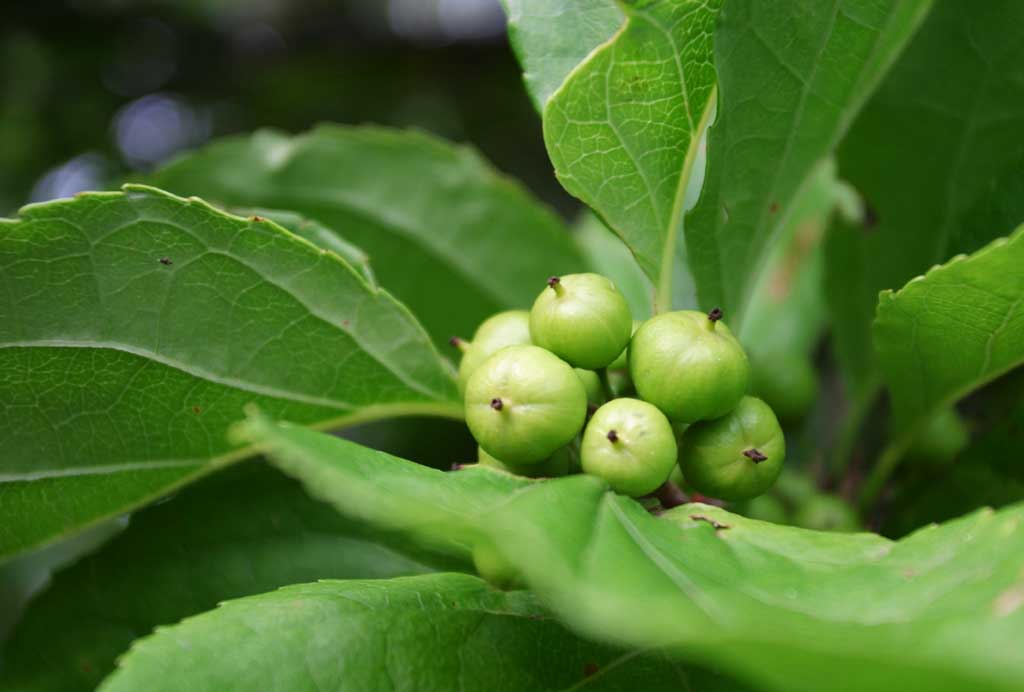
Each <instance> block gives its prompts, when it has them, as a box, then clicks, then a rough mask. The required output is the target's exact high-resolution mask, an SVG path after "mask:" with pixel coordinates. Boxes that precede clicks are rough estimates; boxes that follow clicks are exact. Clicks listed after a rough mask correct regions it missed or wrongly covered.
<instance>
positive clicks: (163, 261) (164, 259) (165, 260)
mask: <svg viewBox="0 0 1024 692" xmlns="http://www.w3.org/2000/svg"><path fill="white" fill-rule="evenodd" d="M160 264H162V265H164V266H165V267H169V266H171V265H172V264H174V262H172V261H171V258H170V257H161V258H160Z"/></svg>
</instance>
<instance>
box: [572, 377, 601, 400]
mask: <svg viewBox="0 0 1024 692" xmlns="http://www.w3.org/2000/svg"><path fill="white" fill-rule="evenodd" d="M573 370H575V371H576V376H577V377H579V378H580V382H582V383H583V388H584V389H586V390H587V403H588V404H591V405H592V406H600V405H601V404H602V403H603V402H604V398H605V397H604V386H603V385H602V384H601V378H600V377H598V375H597V373H596V372H594V371H593V370H583V369H582V368H573Z"/></svg>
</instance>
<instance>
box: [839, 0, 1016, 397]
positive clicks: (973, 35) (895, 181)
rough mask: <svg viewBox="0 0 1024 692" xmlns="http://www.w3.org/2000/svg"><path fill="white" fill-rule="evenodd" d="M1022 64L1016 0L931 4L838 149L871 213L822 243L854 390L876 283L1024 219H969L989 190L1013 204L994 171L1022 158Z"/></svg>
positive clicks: (865, 352)
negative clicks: (862, 222) (862, 223)
mask: <svg viewBox="0 0 1024 692" xmlns="http://www.w3.org/2000/svg"><path fill="white" fill-rule="evenodd" d="M1022 63H1024V4H1021V3H1019V2H1016V1H1015V0H996V1H993V2H986V3H982V4H979V5H971V4H966V3H959V2H944V3H938V4H937V5H936V7H935V9H934V10H933V12H932V13H931V15H930V16H929V18H928V20H927V21H926V22H925V23H924V24H923V25H922V27H921V30H920V31H919V32H918V34H917V35H916V37H915V38H914V40H913V41H912V42H911V43H910V45H909V47H908V48H907V50H906V52H905V54H904V55H903V56H902V57H901V58H900V60H899V61H898V62H897V63H896V64H895V66H894V67H893V69H892V71H891V72H890V74H889V75H888V77H887V78H886V80H885V81H884V82H883V84H882V85H881V86H880V87H879V89H878V92H877V93H876V94H875V95H874V97H873V98H872V99H871V101H870V102H869V103H868V105H867V106H866V107H865V109H864V112H863V113H862V114H861V115H860V117H858V119H857V121H856V122H855V123H854V125H853V127H852V128H851V130H850V133H849V135H848V136H847V137H846V139H845V140H844V142H843V144H842V146H841V147H840V148H839V153H838V159H839V169H840V175H842V177H843V178H845V179H847V180H849V181H850V182H851V183H852V184H853V185H854V186H855V187H856V188H857V189H858V190H859V191H860V192H861V193H862V194H863V196H864V199H865V201H866V203H867V205H868V207H869V208H870V209H871V210H872V213H871V215H870V218H869V221H870V223H869V224H868V227H866V228H865V227H863V226H856V227H851V226H849V225H843V226H841V227H838V228H836V229H835V231H834V232H832V233H830V234H829V238H828V242H827V245H826V255H827V271H826V277H827V292H828V300H829V304H830V307H831V310H832V313H833V320H832V321H833V328H834V336H835V344H836V351H837V354H838V355H839V360H840V364H841V365H842V366H843V370H844V372H845V375H846V380H847V384H848V385H849V386H850V387H851V389H852V391H853V393H854V397H855V398H856V397H863V396H869V395H870V394H871V393H872V392H873V391H874V390H875V389H876V388H877V384H878V375H879V371H878V362H877V360H876V359H875V357H874V350H873V349H872V343H871V341H872V337H871V322H872V320H873V319H874V316H875V309H876V306H877V304H878V292H879V291H881V290H884V289H897V288H899V287H900V286H902V285H903V284H905V283H906V282H907V281H909V280H910V279H912V278H913V277H914V276H917V275H918V274H922V273H924V272H925V271H926V270H927V269H928V268H929V267H930V266H932V265H934V264H936V263H940V262H943V261H945V260H947V259H948V258H949V257H950V256H951V255H952V254H953V253H954V252H973V251H974V250H977V249H978V248H980V247H981V246H983V245H984V244H986V243H988V242H989V241H991V240H992V239H994V238H996V237H999V236H1002V235H1005V234H1007V233H1008V232H1010V231H1011V230H1012V229H1013V228H1015V227H1016V226H1017V224H1019V223H1020V222H1021V221H1024V216H1020V217H1018V218H1014V219H1006V220H1005V221H1007V222H1008V223H1006V222H1002V223H991V224H989V223H987V222H986V223H985V225H984V226H979V225H978V222H979V221H981V220H983V217H988V219H991V217H989V216H988V215H989V213H990V211H989V210H991V211H995V210H996V208H997V205H998V204H1000V202H999V201H998V199H997V198H993V197H991V196H990V195H991V193H992V192H993V191H996V192H997V193H998V198H1005V199H1007V200H1008V203H1009V204H1010V205H1011V206H1012V205H1013V204H1019V202H1015V201H1014V198H1015V196H1016V195H1017V191H1016V190H1015V189H1014V187H1013V186H1009V187H1006V188H1002V187H1001V186H1000V185H999V183H998V180H999V179H1000V178H1002V177H1004V176H1009V177H1012V176H1013V175H1014V173H1013V171H1014V170H1016V171H1019V170H1020V168H1021V162H1024V140H1022V139H1021V137H1020V131H1021V127H1024V78H1022V74H1021V69H1020V66H1021V64H1022ZM883 162H884V163H883ZM1016 175H1018V176H1019V175H1020V174H1019V172H1018V173H1017V174H1016ZM1017 187H1018V189H1019V186H1017ZM986 197H987V199H985V203H984V204H985V207H984V209H976V208H975V204H976V203H977V202H979V201H980V200H981V199H982V198H986ZM979 212H980V213H979ZM968 229H970V230H969V231H968Z"/></svg>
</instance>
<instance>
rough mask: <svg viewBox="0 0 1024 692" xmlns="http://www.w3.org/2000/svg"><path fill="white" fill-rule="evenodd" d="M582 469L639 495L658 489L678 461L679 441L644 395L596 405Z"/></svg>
mask: <svg viewBox="0 0 1024 692" xmlns="http://www.w3.org/2000/svg"><path fill="white" fill-rule="evenodd" d="M580 457H581V460H582V464H583V472H584V473H589V474H591V475H593V476H598V477H600V478H603V479H604V480H606V481H607V482H608V485H610V486H611V487H612V489H613V490H615V491H616V492H619V493H623V494H625V495H632V496H634V497H638V496H640V495H646V494H648V493H651V492H654V491H655V490H657V489H658V486H660V485H661V484H662V483H664V482H665V481H666V480H667V479H668V476H669V474H670V473H672V468H673V467H674V466H675V464H676V439H675V434H674V432H673V431H672V425H671V424H670V423H669V422H668V419H667V418H665V414H663V413H662V412H661V411H659V410H658V409H656V408H655V407H654V406H651V405H650V404H648V403H647V402H645V401H640V400H639V399H615V400H614V401H609V402H608V403H607V404H605V405H604V406H602V407H601V408H599V409H597V412H596V413H594V415H593V417H592V418H591V419H590V423H588V424H587V429H586V431H585V432H584V433H583V444H582V445H581V447H580Z"/></svg>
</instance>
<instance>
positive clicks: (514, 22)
mask: <svg viewBox="0 0 1024 692" xmlns="http://www.w3.org/2000/svg"><path fill="white" fill-rule="evenodd" d="M502 4H503V5H504V6H505V13H506V15H507V16H508V35H509V40H510V41H511V43H512V47H513V48H514V49H515V52H516V55H517V56H518V57H519V62H520V63H521V64H522V66H523V80H524V81H525V82H526V90H527V91H528V92H529V93H530V98H532V99H533V103H534V105H535V106H536V107H537V110H538V111H541V112H543V110H544V106H545V105H546V104H547V102H548V99H549V98H551V95H552V94H553V93H555V91H557V90H558V88H559V87H560V86H561V85H562V82H564V81H565V79H566V77H568V76H569V73H570V72H572V71H573V70H574V69H575V68H576V66H577V65H579V64H580V63H581V62H583V61H584V60H585V59H586V57H587V56H588V55H589V54H590V52H591V51H593V50H594V49H595V48H597V47H598V46H599V45H601V44H602V43H604V42H605V41H606V40H608V38H609V37H610V36H611V35H612V34H614V33H615V30H616V29H618V28H619V26H621V25H622V22H623V21H624V20H625V17H624V16H623V14H622V10H621V9H619V6H618V4H617V3H616V1H615V0H586V2H579V1H574V2H566V1H565V0H502Z"/></svg>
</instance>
